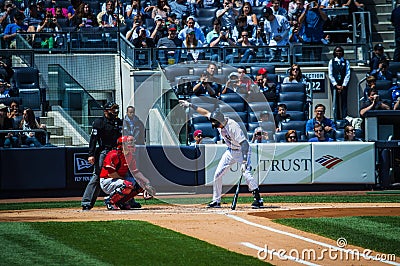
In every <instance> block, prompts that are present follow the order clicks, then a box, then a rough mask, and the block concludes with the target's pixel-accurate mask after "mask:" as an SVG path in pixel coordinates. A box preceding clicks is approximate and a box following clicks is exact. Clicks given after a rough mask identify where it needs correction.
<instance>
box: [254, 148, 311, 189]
mask: <svg viewBox="0 0 400 266" xmlns="http://www.w3.org/2000/svg"><path fill="white" fill-rule="evenodd" d="M272 147H276V148H275V149H273V148H272ZM258 153H259V163H258V169H257V173H258V174H259V180H260V184H279V185H284V184H310V183H311V173H312V171H311V170H312V168H311V166H312V163H311V145H310V143H306V142H304V143H301V142H300V143H299V142H298V143H293V144H292V143H276V144H261V145H259V146H258Z"/></svg>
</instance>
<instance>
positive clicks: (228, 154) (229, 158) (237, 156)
mask: <svg viewBox="0 0 400 266" xmlns="http://www.w3.org/2000/svg"><path fill="white" fill-rule="evenodd" d="M250 157H251V150H250V149H249V153H248V155H247V169H246V171H245V172H244V174H243V176H244V178H245V180H246V184H247V186H248V187H249V191H253V190H255V189H257V188H258V185H257V182H256V181H255V180H254V177H253V175H252V173H251V159H250ZM242 160H243V155H242V151H241V150H231V149H227V150H226V151H225V153H224V154H223V155H222V158H221V161H219V163H218V166H217V170H216V171H215V174H214V183H213V201H217V202H220V201H221V194H222V177H223V176H224V175H225V173H226V172H227V171H228V170H229V167H230V166H231V165H233V164H234V163H239V164H241V163H242ZM239 171H240V170H239Z"/></svg>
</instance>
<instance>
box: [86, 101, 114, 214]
mask: <svg viewBox="0 0 400 266" xmlns="http://www.w3.org/2000/svg"><path fill="white" fill-rule="evenodd" d="M118 113H119V105H118V104H116V103H115V102H108V103H107V104H106V105H105V106H104V116H103V117H101V118H97V119H96V120H94V122H93V125H92V133H91V135H90V142H89V154H88V155H89V157H88V161H89V163H91V164H94V170H93V176H92V178H91V179H90V181H89V183H88V184H87V186H86V189H85V193H84V194H83V197H82V203H81V205H82V210H84V211H87V210H90V209H91V208H93V206H94V204H95V203H96V199H97V196H98V195H99V193H100V177H99V174H100V170H101V168H102V166H103V161H104V158H105V157H106V154H107V153H108V152H109V151H110V150H112V149H113V148H115V146H116V144H117V140H118V138H119V137H120V136H121V132H122V120H121V119H120V118H118ZM97 144H98V147H96V146H97Z"/></svg>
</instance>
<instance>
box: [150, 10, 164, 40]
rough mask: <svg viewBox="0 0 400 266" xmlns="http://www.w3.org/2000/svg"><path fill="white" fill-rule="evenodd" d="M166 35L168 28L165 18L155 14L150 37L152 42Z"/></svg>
mask: <svg viewBox="0 0 400 266" xmlns="http://www.w3.org/2000/svg"><path fill="white" fill-rule="evenodd" d="M167 36H168V28H167V24H166V23H165V20H164V19H163V18H162V17H161V16H160V15H157V16H155V17H154V27H153V29H152V30H151V35H150V38H152V39H153V41H154V43H157V42H158V40H160V39H161V38H163V37H167Z"/></svg>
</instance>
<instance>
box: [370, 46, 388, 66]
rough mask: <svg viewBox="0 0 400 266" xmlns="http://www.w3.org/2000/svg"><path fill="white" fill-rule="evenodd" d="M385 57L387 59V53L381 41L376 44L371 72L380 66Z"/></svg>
mask: <svg viewBox="0 0 400 266" xmlns="http://www.w3.org/2000/svg"><path fill="white" fill-rule="evenodd" d="M384 59H387V58H386V55H385V48H384V47H383V45H382V44H381V43H378V44H375V46H374V53H373V55H372V58H371V62H370V64H369V69H370V70H369V72H370V73H371V72H372V71H373V70H377V69H378V68H379V62H380V61H382V60H384Z"/></svg>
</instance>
